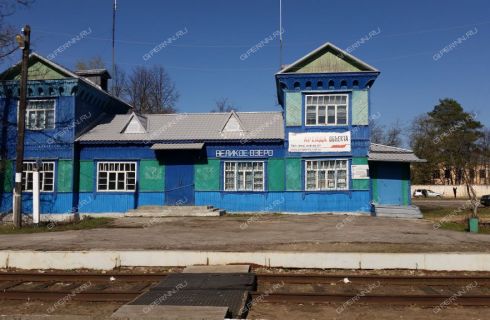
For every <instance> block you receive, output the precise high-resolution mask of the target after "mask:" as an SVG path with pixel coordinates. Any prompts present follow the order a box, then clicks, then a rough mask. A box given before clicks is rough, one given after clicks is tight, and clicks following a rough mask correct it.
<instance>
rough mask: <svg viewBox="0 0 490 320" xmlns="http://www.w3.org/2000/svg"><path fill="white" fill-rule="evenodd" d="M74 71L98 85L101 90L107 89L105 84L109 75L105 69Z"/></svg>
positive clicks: (109, 77)
mask: <svg viewBox="0 0 490 320" xmlns="http://www.w3.org/2000/svg"><path fill="white" fill-rule="evenodd" d="M75 73H76V74H77V75H79V76H80V77H83V78H85V79H86V80H88V81H90V82H92V83H94V84H96V85H98V86H99V87H100V88H101V89H102V90H104V91H107V87H108V86H107V84H108V80H109V79H111V75H110V74H109V72H107V70H106V69H90V70H78V71H75Z"/></svg>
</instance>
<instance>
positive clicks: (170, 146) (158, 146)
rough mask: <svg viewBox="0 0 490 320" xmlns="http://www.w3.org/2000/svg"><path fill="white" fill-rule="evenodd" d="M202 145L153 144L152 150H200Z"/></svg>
mask: <svg viewBox="0 0 490 320" xmlns="http://www.w3.org/2000/svg"><path fill="white" fill-rule="evenodd" d="M203 147H204V143H155V144H154V145H152V146H151V149H152V150H201V149H202V148H203Z"/></svg>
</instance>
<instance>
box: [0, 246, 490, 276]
mask: <svg viewBox="0 0 490 320" xmlns="http://www.w3.org/2000/svg"><path fill="white" fill-rule="evenodd" d="M224 264H257V265H261V266H266V267H281V268H315V269H409V270H434V271H487V272H488V271H490V254H489V253H476V252H468V253H462V252H445V253H442V252H441V253H438V252H425V253H374V252H373V253H356V252H272V251H271V252H269V251H258V252H217V251H186V250H184V251H173V250H168V251H167V250H162V251H158V250H156V251H151V250H150V251H138V250H135V251H124V250H123V251H110V250H93V251H15V250H5V251H0V268H1V269H7V268H18V269H28V270H33V269H56V270H75V269H91V270H112V269H116V268H120V267H176V266H189V265H224Z"/></svg>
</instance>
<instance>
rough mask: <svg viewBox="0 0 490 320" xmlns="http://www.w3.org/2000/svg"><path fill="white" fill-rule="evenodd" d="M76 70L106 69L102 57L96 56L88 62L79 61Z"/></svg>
mask: <svg viewBox="0 0 490 320" xmlns="http://www.w3.org/2000/svg"><path fill="white" fill-rule="evenodd" d="M75 68H76V69H77V70H90V69H104V68H105V63H104V60H103V59H102V58H101V57H100V56H95V57H92V58H90V59H87V60H84V59H79V60H78V61H77V62H76V63H75Z"/></svg>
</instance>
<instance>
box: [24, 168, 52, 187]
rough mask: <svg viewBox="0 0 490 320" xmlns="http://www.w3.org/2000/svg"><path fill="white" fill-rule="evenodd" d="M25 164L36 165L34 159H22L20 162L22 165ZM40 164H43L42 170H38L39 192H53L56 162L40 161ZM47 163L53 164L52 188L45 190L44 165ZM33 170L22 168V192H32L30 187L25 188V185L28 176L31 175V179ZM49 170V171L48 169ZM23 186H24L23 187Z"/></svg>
mask: <svg viewBox="0 0 490 320" xmlns="http://www.w3.org/2000/svg"><path fill="white" fill-rule="evenodd" d="M25 164H32V165H36V161H24V162H23V163H22V166H24V165H25ZM42 164H43V170H40V171H39V172H40V174H39V184H40V188H39V191H40V192H54V188H55V184H56V162H55V161H42ZM45 164H46V165H48V164H51V165H53V171H52V173H53V188H52V190H46V183H45V182H46V181H45V180H44V177H45V176H44V165H45ZM33 172H34V170H24V168H22V192H32V189H27V185H28V181H29V176H31V179H33V178H32V175H33ZM49 172H51V171H49ZM24 181H25V184H24ZM24 187H26V188H25V189H24Z"/></svg>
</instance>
